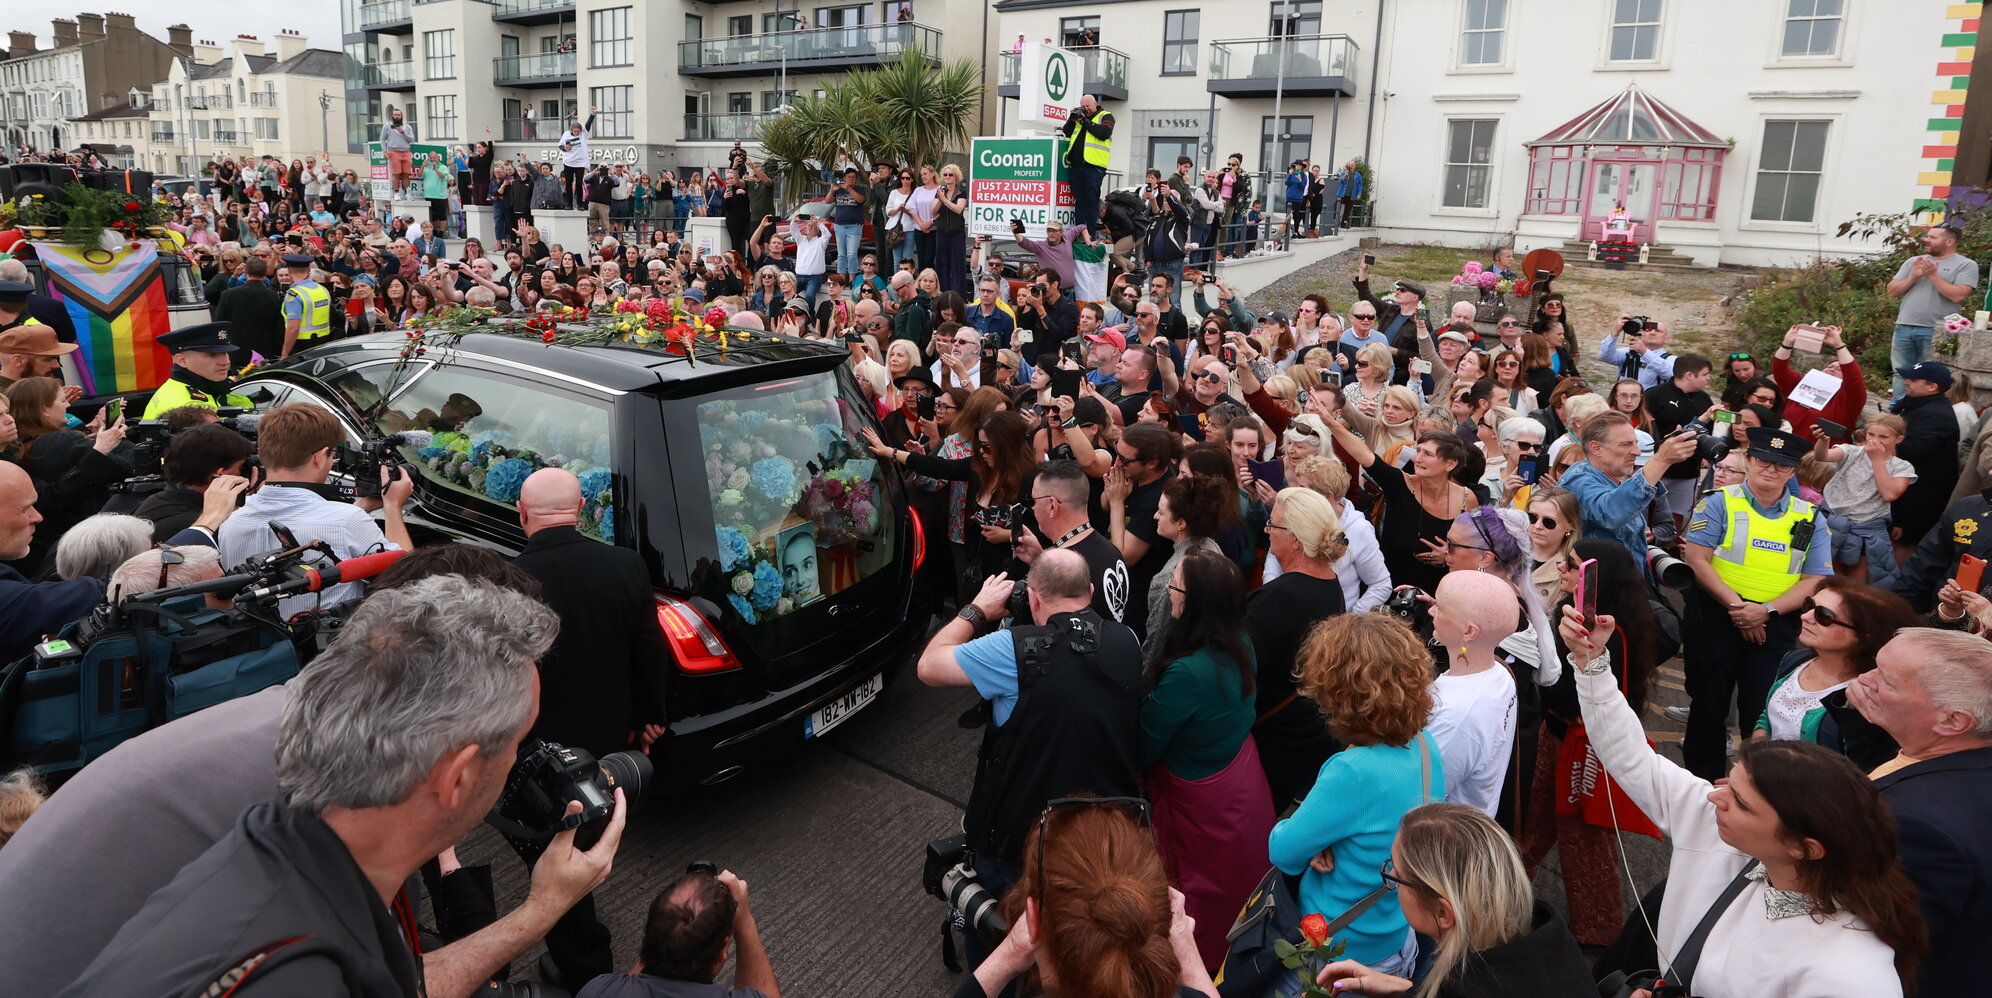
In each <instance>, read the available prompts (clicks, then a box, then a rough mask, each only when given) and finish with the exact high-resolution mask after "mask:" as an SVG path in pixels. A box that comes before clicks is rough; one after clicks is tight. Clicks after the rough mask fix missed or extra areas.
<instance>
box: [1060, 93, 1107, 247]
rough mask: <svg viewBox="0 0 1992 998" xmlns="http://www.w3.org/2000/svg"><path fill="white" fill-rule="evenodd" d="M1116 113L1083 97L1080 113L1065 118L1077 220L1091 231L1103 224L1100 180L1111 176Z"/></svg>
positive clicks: (1080, 102) (1093, 99)
mask: <svg viewBox="0 0 1992 998" xmlns="http://www.w3.org/2000/svg"><path fill="white" fill-rule="evenodd" d="M1113 146H1114V116H1113V115H1112V114H1109V113H1107V112H1106V111H1104V110H1102V109H1101V108H1100V99H1099V98H1098V97H1095V96H1093V95H1092V94H1087V95H1085V96H1083V97H1081V98H1079V110H1078V112H1077V113H1075V114H1072V115H1070V116H1068V117H1067V118H1066V119H1065V162H1066V165H1067V166H1068V167H1070V168H1071V176H1072V197H1073V199H1074V200H1075V201H1076V202H1077V204H1075V205H1073V215H1074V216H1075V218H1074V224H1077V225H1082V226H1085V227H1086V231H1088V232H1097V231H1099V228H1100V184H1101V183H1103V182H1105V180H1106V177H1107V160H1108V158H1109V157H1110V156H1111V155H1112V154H1113Z"/></svg>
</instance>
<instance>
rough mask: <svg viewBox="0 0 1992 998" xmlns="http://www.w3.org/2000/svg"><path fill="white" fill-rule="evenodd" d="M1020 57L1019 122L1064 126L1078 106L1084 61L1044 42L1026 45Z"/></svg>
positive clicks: (1069, 51)
mask: <svg viewBox="0 0 1992 998" xmlns="http://www.w3.org/2000/svg"><path fill="white" fill-rule="evenodd" d="M1017 58H1018V63H1017V120H1018V121H1022V122H1041V123H1044V124H1051V125H1063V124H1065V119H1066V118H1068V117H1070V116H1071V114H1072V112H1073V110H1074V109H1076V108H1077V107H1078V106H1079V98H1080V96H1081V93H1080V89H1081V85H1082V81H1084V80H1085V66H1086V63H1085V61H1084V60H1082V59H1080V58H1079V53H1077V52H1074V51H1072V50H1071V49H1064V48H1058V47H1056V46H1052V45H1046V44H1043V43H1042V42H1025V43H1024V50H1023V51H1022V52H1019V53H1018V54H1017Z"/></svg>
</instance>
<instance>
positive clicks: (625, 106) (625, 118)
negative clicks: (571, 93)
mask: <svg viewBox="0 0 1992 998" xmlns="http://www.w3.org/2000/svg"><path fill="white" fill-rule="evenodd" d="M635 89H636V88H635V87H589V88H588V103H590V104H592V105H594V106H595V107H597V108H600V109H601V111H600V114H599V116H598V117H596V118H595V134H596V135H598V136H601V137H602V138H605V139H627V138H632V137H634V136H635V135H636V115H635V114H634V113H632V112H631V111H630V92H631V91H632V90H635Z"/></svg>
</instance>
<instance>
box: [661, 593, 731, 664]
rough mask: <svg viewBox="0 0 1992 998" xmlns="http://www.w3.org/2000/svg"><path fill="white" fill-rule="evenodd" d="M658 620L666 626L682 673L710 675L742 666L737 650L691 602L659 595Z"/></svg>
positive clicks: (666, 638) (665, 636) (667, 639)
mask: <svg viewBox="0 0 1992 998" xmlns="http://www.w3.org/2000/svg"><path fill="white" fill-rule="evenodd" d="M657 623H658V624H660V625H661V626H662V627H663V628H664V640H666V641H668V642H670V644H671V654H672V655H673V656H674V657H675V658H677V660H678V671H679V672H684V673H690V674H692V675H706V674H709V673H714V672H729V671H731V670H734V669H738V668H740V660H739V659H738V658H735V657H734V655H733V650H732V649H730V648H728V647H726V642H725V641H722V640H720V637H719V632H718V631H715V630H713V627H712V624H710V623H708V622H707V621H706V619H705V617H704V615H702V614H700V613H699V612H698V611H697V610H695V609H693V608H692V605H691V604H689V603H686V602H684V601H683V600H677V599H673V598H671V597H669V596H665V595H662V594H659V595H658V597H657Z"/></svg>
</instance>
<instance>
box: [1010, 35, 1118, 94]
mask: <svg viewBox="0 0 1992 998" xmlns="http://www.w3.org/2000/svg"><path fill="white" fill-rule="evenodd" d="M1072 51H1074V52H1077V53H1079V57H1080V58H1081V59H1084V60H1085V61H1086V84H1085V89H1084V92H1085V93H1089V94H1093V95H1094V96H1096V97H1098V98H1100V99H1101V100H1103V101H1105V100H1126V99H1127V60H1128V56H1127V53H1126V52H1122V51H1121V50H1119V49H1115V48H1108V47H1107V46H1105V45H1091V46H1086V47H1083V48H1075V49H1073V50H1072ZM996 58H997V65H996V96H998V97H1012V98H1014V97H1016V96H1017V95H1018V94H1019V93H1020V92H1021V89H1022V88H1021V87H1020V86H1019V85H1018V82H1017V73H1018V63H1019V62H1020V57H1019V56H1018V55H1017V53H1015V52H998V53H997V54H996Z"/></svg>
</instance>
